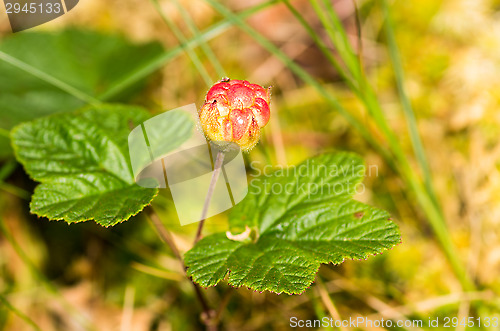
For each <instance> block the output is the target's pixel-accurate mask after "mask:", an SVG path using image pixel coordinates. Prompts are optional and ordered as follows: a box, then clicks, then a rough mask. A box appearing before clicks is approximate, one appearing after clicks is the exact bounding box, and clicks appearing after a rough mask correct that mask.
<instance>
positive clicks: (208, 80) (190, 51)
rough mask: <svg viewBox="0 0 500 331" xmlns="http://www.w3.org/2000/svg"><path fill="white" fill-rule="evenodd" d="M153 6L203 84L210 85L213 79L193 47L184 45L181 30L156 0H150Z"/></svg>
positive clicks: (185, 42)
mask: <svg viewBox="0 0 500 331" xmlns="http://www.w3.org/2000/svg"><path fill="white" fill-rule="evenodd" d="M150 1H151V3H152V4H153V6H154V7H155V9H156V11H157V12H158V14H159V15H160V16H161V18H162V20H163V22H165V24H167V26H168V27H169V29H170V30H171V31H172V32H173V33H174V36H175V38H176V39H177V41H178V42H179V44H180V45H179V46H180V47H182V49H183V50H184V51H185V52H186V53H187V55H188V56H189V58H190V59H191V61H192V62H193V65H194V66H195V67H196V70H198V73H199V74H200V76H201V78H203V80H204V81H205V84H207V86H210V85H212V83H213V79H212V77H210V74H209V73H208V71H207V69H206V68H205V66H204V65H203V63H202V62H201V60H200V58H199V57H198V55H197V54H196V52H195V51H194V49H193V48H190V47H186V44H187V42H188V40H187V39H186V37H185V36H184V34H183V33H182V31H181V30H180V29H179V28H178V27H177V25H175V23H174V22H173V21H172V20H171V19H170V18H169V17H168V16H167V15H165V13H164V12H163V9H162V8H161V7H160V4H159V3H158V0H150Z"/></svg>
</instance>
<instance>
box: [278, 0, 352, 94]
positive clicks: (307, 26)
mask: <svg viewBox="0 0 500 331" xmlns="http://www.w3.org/2000/svg"><path fill="white" fill-rule="evenodd" d="M282 1H283V2H284V3H285V5H286V6H287V8H288V10H290V12H291V13H292V14H293V16H295V18H296V19H297V20H298V21H299V23H300V24H301V25H302V27H303V28H304V29H305V30H306V31H307V33H308V34H309V36H310V37H311V39H312V40H313V41H314V43H315V44H316V45H317V46H318V48H319V49H320V51H321V52H322V53H323V55H325V56H326V58H327V59H328V61H330V63H331V64H332V65H333V66H334V67H335V70H337V72H338V73H339V74H340V76H341V77H342V78H343V79H344V81H345V82H346V83H347V84H348V85H349V87H350V88H351V89H352V90H353V91H354V90H356V91H357V90H358V87H356V86H355V83H354V81H353V79H352V77H351V76H350V75H349V73H347V72H346V71H345V70H344V68H342V66H341V65H340V63H339V62H338V61H337V60H336V59H335V57H334V56H333V54H332V52H331V51H330V50H329V49H328V47H327V46H326V44H325V43H324V42H323V41H322V40H321V38H320V37H318V34H317V33H316V32H315V31H314V30H313V28H312V27H311V25H310V24H309V23H308V22H307V21H306V20H305V19H304V17H303V16H302V15H301V14H300V13H299V12H298V11H297V9H295V7H293V6H292V5H291V4H290V1H289V0H282Z"/></svg>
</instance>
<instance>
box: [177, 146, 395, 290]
mask: <svg viewBox="0 0 500 331" xmlns="http://www.w3.org/2000/svg"><path fill="white" fill-rule="evenodd" d="M363 176H364V165H363V162H362V160H361V159H360V158H359V157H358V156H356V155H354V154H351V153H344V152H339V153H331V154H324V155H320V156H318V157H315V158H312V159H309V160H307V161H306V162H303V163H301V164H300V165H298V166H297V167H292V168H289V169H283V170H279V171H277V172H275V173H273V174H272V175H271V176H267V177H259V178H256V179H253V181H252V183H251V184H250V189H249V192H248V195H247V197H246V198H245V199H244V200H243V201H242V202H241V203H240V204H238V205H237V206H236V207H235V208H234V210H233V211H232V213H231V214H230V217H229V224H230V228H231V230H232V233H233V234H234V233H236V232H235V231H241V230H242V229H243V228H245V227H246V226H247V227H250V228H254V229H257V231H258V239H257V240H255V241H254V242H248V241H245V242H240V241H234V240H230V239H228V236H227V235H226V234H223V233H218V234H213V235H210V236H207V237H206V238H204V239H202V240H200V241H199V242H198V243H197V244H196V245H195V247H193V248H192V249H191V250H190V251H188V252H187V253H186V256H185V262H186V265H187V266H188V274H189V275H190V276H191V277H192V278H193V280H194V281H195V282H197V283H199V284H200V285H202V286H215V285H216V284H217V283H218V282H220V281H221V280H223V279H224V277H225V276H226V274H227V273H228V272H229V277H228V282H229V284H230V285H232V286H238V287H239V286H247V287H249V288H251V289H253V290H256V291H264V290H267V291H272V292H276V293H281V292H285V293H290V294H298V293H302V292H303V291H305V289H307V288H308V287H309V286H310V285H311V283H312V282H313V281H314V279H315V277H316V273H317V271H318V269H319V267H320V264H321V263H333V264H339V263H342V262H343V261H344V259H346V258H349V259H366V258H367V257H369V256H370V255H374V254H378V253H381V252H383V251H384V250H386V249H389V248H391V247H393V246H394V245H396V244H398V243H399V242H400V241H401V235H400V232H399V229H398V227H397V226H396V224H394V223H393V222H391V221H390V217H389V214H388V213H387V212H385V211H383V210H379V209H376V208H373V207H371V206H368V205H365V204H363V203H361V202H358V201H355V200H353V199H352V196H353V194H354V193H355V192H356V190H361V188H362V186H361V185H362V184H361V180H362V178H363ZM230 237H232V236H230Z"/></svg>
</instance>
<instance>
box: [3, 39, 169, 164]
mask: <svg viewBox="0 0 500 331" xmlns="http://www.w3.org/2000/svg"><path fill="white" fill-rule="evenodd" d="M0 51H1V52H3V53H5V54H6V55H8V56H10V57H12V58H14V59H17V60H19V61H22V62H23V63H26V64H27V65H29V66H31V67H33V68H34V69H35V70H41V71H42V72H45V73H47V74H49V75H50V76H51V77H54V78H55V79H58V80H59V81H61V82H63V83H64V84H67V85H68V86H70V87H71V88H75V89H77V90H79V91H81V92H83V93H86V94H87V95H89V96H91V97H97V96H98V95H100V94H101V93H103V92H105V91H106V90H107V89H108V88H109V87H110V86H112V85H114V84H115V83H116V82H119V81H120V80H121V79H123V77H124V76H126V75H127V74H129V73H130V72H133V71H134V70H137V68H140V67H141V66H142V65H144V64H145V63H147V62H148V61H150V60H151V59H152V58H154V57H156V56H158V55H159V54H161V52H162V47H161V46H160V45H159V44H158V43H149V44H142V45H133V44H131V43H130V42H128V41H127V40H125V39H124V38H122V37H120V36H115V35H105V34H102V33H97V32H92V31H84V30H76V29H68V30H63V31H57V32H40V31H36V32H26V33H25V32H23V33H16V34H14V35H13V36H11V37H8V38H5V39H3V40H2V43H1V44H0ZM0 77H2V79H1V80H0V128H3V129H7V130H10V129H11V128H12V127H13V126H15V125H17V124H19V123H22V122H25V121H30V120H33V119H35V118H38V117H43V116H46V115H49V114H53V113H61V112H70V111H73V110H75V109H77V108H80V107H82V106H83V105H85V102H84V101H83V100H81V99H79V98H77V97H75V96H73V95H70V94H68V93H67V92H65V91H63V90H61V89H59V88H57V87H55V86H53V85H51V84H49V83H48V82H46V81H44V80H42V79H40V78H38V77H36V76H35V75H33V74H32V73H30V72H29V70H28V71H24V70H21V69H19V68H17V67H15V66H13V65H12V64H11V63H7V62H4V61H1V60H0ZM141 84H142V83H141ZM137 91H140V89H139V88H138V86H134V87H133V89H129V90H127V91H125V93H122V95H120V96H118V97H117V98H115V99H114V101H117V100H120V101H124V100H126V99H129V98H130V96H131V95H134V94H136V92H137ZM10 153H11V150H10V147H9V141H8V139H6V138H4V137H0V157H3V156H6V155H8V154H10Z"/></svg>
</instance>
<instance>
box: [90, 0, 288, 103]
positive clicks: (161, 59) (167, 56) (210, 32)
mask: <svg viewBox="0 0 500 331" xmlns="http://www.w3.org/2000/svg"><path fill="white" fill-rule="evenodd" d="M278 1H279V0H269V1H266V2H263V3H261V4H258V5H256V6H253V7H252V8H249V9H246V10H244V11H242V12H240V13H239V14H238V17H240V18H241V19H246V18H248V17H250V16H252V15H254V14H256V13H258V12H260V11H262V10H264V9H266V8H269V7H270V6H272V5H274V4H276V3H278ZM231 26H232V24H231V21H230V20H229V19H225V20H223V21H221V22H218V23H216V24H213V25H211V26H210V27H209V28H207V29H206V30H204V31H203V32H201V33H200V34H199V35H198V36H194V37H193V38H191V39H189V40H188V41H187V42H186V45H185V46H186V47H187V48H193V47H196V46H198V45H200V44H202V43H204V42H207V41H208V40H210V39H213V38H215V37H216V36H219V35H220V34H222V33H223V32H224V31H226V30H227V29H229V28H230V27H231ZM182 50H183V49H182V47H180V46H178V47H175V48H173V49H171V50H169V51H167V52H165V53H163V54H161V55H159V56H158V57H156V58H154V59H152V60H151V62H149V63H147V64H145V65H143V66H142V67H141V68H138V69H136V70H135V71H133V72H130V73H129V74H128V75H126V76H124V78H123V79H122V80H121V81H119V82H117V83H115V85H113V86H111V87H110V88H109V89H108V90H107V91H106V92H104V93H102V94H101V95H99V97H98V99H99V100H102V101H105V100H108V99H110V98H112V97H114V96H115V95H116V94H119V93H120V92H122V91H123V90H124V89H126V88H127V87H129V86H130V85H132V84H134V83H135V82H137V81H139V80H141V79H143V78H144V77H146V76H148V75H150V74H151V73H153V72H155V71H156V70H158V69H160V68H161V67H162V66H164V65H165V64H166V63H167V62H169V61H171V60H173V59H174V58H176V57H177V56H178V55H179V54H181V53H182Z"/></svg>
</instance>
